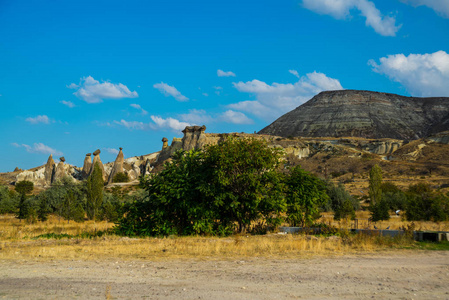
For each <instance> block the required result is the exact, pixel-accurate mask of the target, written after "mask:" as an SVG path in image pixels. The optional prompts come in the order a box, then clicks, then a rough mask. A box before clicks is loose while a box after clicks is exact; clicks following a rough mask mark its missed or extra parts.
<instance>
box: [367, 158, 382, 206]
mask: <svg viewBox="0 0 449 300" xmlns="http://www.w3.org/2000/svg"><path fill="white" fill-rule="evenodd" d="M369 198H370V204H372V205H375V204H376V203H377V202H380V200H381V199H382V169H381V168H380V167H379V165H377V164H376V165H374V167H372V168H371V170H370V171H369Z"/></svg>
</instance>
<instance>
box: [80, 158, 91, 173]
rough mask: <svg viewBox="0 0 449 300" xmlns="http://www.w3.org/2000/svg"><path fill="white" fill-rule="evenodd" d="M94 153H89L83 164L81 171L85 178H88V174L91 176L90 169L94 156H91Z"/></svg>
mask: <svg viewBox="0 0 449 300" xmlns="http://www.w3.org/2000/svg"><path fill="white" fill-rule="evenodd" d="M91 155H92V153H87V154H86V157H85V158H84V164H83V169H82V171H81V175H82V177H83V178H87V176H89V173H90V169H92V157H91Z"/></svg>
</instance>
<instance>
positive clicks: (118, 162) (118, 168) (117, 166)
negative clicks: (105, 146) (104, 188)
mask: <svg viewBox="0 0 449 300" xmlns="http://www.w3.org/2000/svg"><path fill="white" fill-rule="evenodd" d="M122 149H123V148H122V147H120V151H119V153H118V154H117V158H116V159H115V162H114V166H113V167H112V170H111V173H110V174H109V180H108V183H112V181H113V179H114V176H115V175H117V174H118V173H123V163H124V162H125V158H124V156H123V152H122Z"/></svg>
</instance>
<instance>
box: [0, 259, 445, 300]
mask: <svg viewBox="0 0 449 300" xmlns="http://www.w3.org/2000/svg"><path fill="white" fill-rule="evenodd" d="M108 290H109V294H110V296H111V297H110V298H111V299H298V298H302V299H342V298H345V299H368V298H369V299H449V252H436V251H433V252H430V251H429V252H418V251H400V252H398V253H394V252H388V253H380V254H364V255H357V256H354V255H353V256H340V257H331V258H329V257H327V258H320V257H314V258H310V259H296V260H291V259H289V260H279V259H276V260H274V259H266V258H258V259H250V260H228V261H225V260H208V261H199V260H169V261H143V260H140V261H120V260H119V261H116V260H114V261H46V262H45V261H44V262H42V261H10V260H3V261H0V298H2V297H3V298H5V299H16V298H20V299H106V298H107V296H106V295H107V293H108Z"/></svg>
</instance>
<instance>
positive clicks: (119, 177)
mask: <svg viewBox="0 0 449 300" xmlns="http://www.w3.org/2000/svg"><path fill="white" fill-rule="evenodd" d="M112 182H129V176H128V173H125V172H119V173H117V174H115V176H114V178H113V179H112Z"/></svg>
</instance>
